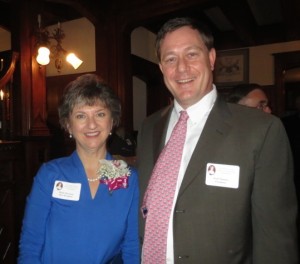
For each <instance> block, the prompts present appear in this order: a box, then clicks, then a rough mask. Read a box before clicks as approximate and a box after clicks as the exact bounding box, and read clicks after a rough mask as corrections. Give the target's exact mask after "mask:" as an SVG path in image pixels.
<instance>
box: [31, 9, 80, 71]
mask: <svg viewBox="0 0 300 264" xmlns="http://www.w3.org/2000/svg"><path fill="white" fill-rule="evenodd" d="M64 37H65V33H64V31H63V30H62V28H61V25H60V23H59V22H58V23H57V28H55V29H54V31H53V33H52V34H50V33H49V31H48V30H47V29H46V28H44V27H42V21H41V15H40V14H39V15H38V29H37V31H36V46H37V53H38V54H37V57H36V61H37V62H38V64H40V65H47V64H49V63H50V58H51V59H54V62H55V64H54V65H55V68H56V69H57V71H58V72H59V73H60V72H61V69H62V67H63V60H64V59H65V60H66V61H67V62H68V63H70V64H71V65H72V66H73V68H74V69H75V70H76V69H77V68H78V67H79V66H80V65H81V64H82V60H80V59H79V58H78V57H77V56H76V55H75V54H74V53H70V54H68V52H67V51H66V50H65V49H64V48H63V47H62V40H63V39H64ZM51 39H53V40H55V41H56V44H55V45H51ZM49 47H50V49H49Z"/></svg>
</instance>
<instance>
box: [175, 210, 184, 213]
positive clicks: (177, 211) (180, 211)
mask: <svg viewBox="0 0 300 264" xmlns="http://www.w3.org/2000/svg"><path fill="white" fill-rule="evenodd" d="M175 212H176V213H185V210H175Z"/></svg>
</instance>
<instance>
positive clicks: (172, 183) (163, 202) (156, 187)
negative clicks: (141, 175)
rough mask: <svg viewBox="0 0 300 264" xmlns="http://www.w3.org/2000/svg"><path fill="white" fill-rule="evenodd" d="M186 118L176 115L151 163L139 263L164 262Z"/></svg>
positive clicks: (152, 263) (145, 198) (161, 263)
mask: <svg viewBox="0 0 300 264" xmlns="http://www.w3.org/2000/svg"><path fill="white" fill-rule="evenodd" d="M188 118H189V116H188V114H187V112H186V111H181V112H180V118H179V120H178V122H177V124H176V126H175V127H174V129H173V132H172V134H171V137H170V139H169V141H168V143H167V144H166V145H165V147H164V149H163V150H162V152H161V154H160V155H159V158H158V160H157V162H156V164H155V167H154V169H153V172H152V175H151V178H150V181H149V184H148V187H147V190H146V193H145V196H144V201H143V205H142V212H143V214H144V217H145V218H146V227H145V237H144V244H143V264H165V263H166V251H167V234H168V226H169V220H170V214H171V211H172V205H173V199H174V194H175V189H176V184H177V177H178V173H179V168H180V163H181V158H182V151H183V146H184V142H185V136H186V130H187V120H188Z"/></svg>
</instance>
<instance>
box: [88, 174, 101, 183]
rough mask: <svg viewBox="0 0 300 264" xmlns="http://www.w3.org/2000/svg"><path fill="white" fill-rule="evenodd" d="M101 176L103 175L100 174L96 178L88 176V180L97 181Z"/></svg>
mask: <svg viewBox="0 0 300 264" xmlns="http://www.w3.org/2000/svg"><path fill="white" fill-rule="evenodd" d="M100 178H101V175H99V176H98V177H96V178H89V177H87V180H88V181H89V182H95V181H99V180H100Z"/></svg>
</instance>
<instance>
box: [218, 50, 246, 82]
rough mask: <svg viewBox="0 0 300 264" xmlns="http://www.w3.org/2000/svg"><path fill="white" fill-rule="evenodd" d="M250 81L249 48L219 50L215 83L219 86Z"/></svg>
mask: <svg viewBox="0 0 300 264" xmlns="http://www.w3.org/2000/svg"><path fill="white" fill-rule="evenodd" d="M248 81H249V50H248V49H239V50H229V51H219V52H217V58H216V62H215V69H214V83H215V84H216V85H218V86H234V85H237V84H242V83H247V82H248Z"/></svg>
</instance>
